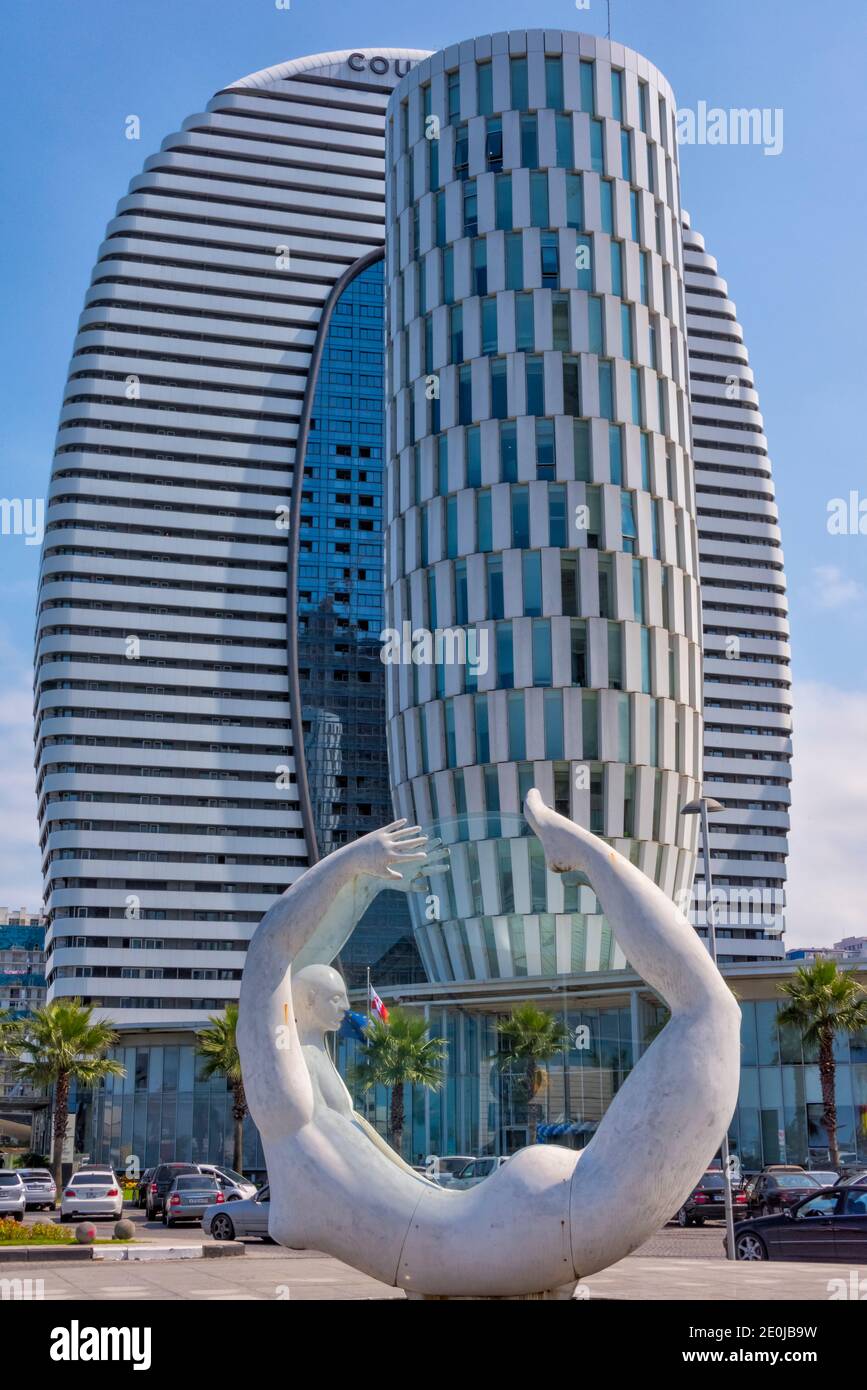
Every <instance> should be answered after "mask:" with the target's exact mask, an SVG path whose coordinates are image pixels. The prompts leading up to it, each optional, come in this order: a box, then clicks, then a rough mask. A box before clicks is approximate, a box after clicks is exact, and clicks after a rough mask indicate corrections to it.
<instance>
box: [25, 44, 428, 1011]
mask: <svg viewBox="0 0 867 1390" xmlns="http://www.w3.org/2000/svg"><path fill="white" fill-rule="evenodd" d="M420 56H421V55H420V54H418V53H416V52H413V51H408V50H403V49H401V50H376V49H367V50H363V51H359V52H350V51H346V52H342V53H330V54H320V55H318V56H316V57H311V58H304V59H299V60H297V61H294V62H288V63H282V64H280V65H278V66H277V67H274V68H269V69H267V70H266V71H263V72H258V73H255V74H253V75H252V76H250V77H247V78H245V79H243V80H242V81H239V82H235V83H233V84H232V85H231V86H228V87H226V88H225V89H224V90H222V91H220V92H219V93H218V94H217V95H216V96H215V97H214V99H213V100H212V101H211V102H210V103H209V104H208V108H207V110H206V111H205V112H203V113H202V114H199V115H194V116H191V117H190V118H189V119H188V120H187V121H185V122H184V125H183V128H182V130H181V131H179V132H177V133H176V134H174V135H172V136H169V137H168V138H167V139H166V140H165V141H164V142H163V145H162V148H161V149H160V152H159V153H158V154H155V155H152V156H151V157H150V158H149V159H147V160H146V162H145V166H144V171H143V172H142V174H140V175H139V176H138V177H136V178H135V179H133V181H132V184H131V185H130V190H129V193H128V194H127V196H125V197H124V198H122V199H121V201H120V203H119V205H118V209H117V213H116V216H115V217H114V218H113V219H112V221H111V222H110V223H109V225H108V228H107V230H106V236H105V240H104V241H103V243H102V246H101V247H100V249H99V254H98V257H97V263H96V266H95V269H94V272H93V277H92V281H91V285H90V288H89V290H88V292H87V297H86V300H85V305H84V310H83V313H82V316H81V319H80V321H79V325H78V332H77V336H76V338H75V344H74V348H73V355H72V362H71V365H70V372H69V379H68V383H67V387H66V391H65V393H64V401H63V408H62V412H61V418H60V427H59V431H58V436H57V451H56V456H55V460H54V466H53V470H52V475H51V487H50V494H49V499H48V509H47V526H46V533H45V544H44V551H43V560H42V573H41V582H40V589H39V601H38V621H37V651H36V700H37V706H36V756H37V782H38V787H37V792H38V805H39V819H40V835H41V845H42V851H43V855H44V868H45V882H46V906H47V911H48V916H49V927H48V936H47V947H48V952H49V954H48V963H47V973H48V980H49V989H50V993H51V995H52V996H53V997H59V996H62V995H81V996H82V997H83V998H84V999H85V1000H87V1001H88V1002H91V1003H94V1004H96V1005H99V1006H104V1007H105V1008H106V1009H107V1010H108V1011H109V1012H110V1013H111V1016H112V1017H113V1018H114V1019H116V1020H117V1021H118V1022H121V1023H128V1024H129V1023H135V1022H138V1023H141V1024H154V1023H160V1024H162V1025H165V1024H171V1023H183V1022H185V1021H195V1020H201V1019H202V1018H203V1016H204V1013H205V1012H210V1011H213V1010H215V1009H220V1008H222V1006H223V1005H224V1004H225V1002H226V1001H227V1000H229V999H233V998H235V997H237V993H238V988H239V981H240V976H241V969H242V965H243V959H244V949H245V947H246V943H247V940H248V939H249V936H250V934H251V932H252V931H253V928H254V927H255V925H256V923H257V922H258V920H259V918H260V917H261V915H262V913H263V912H264V911H265V910H266V908H267V907H268V906H269V905H270V903H271V902H272V901H273V899H274V897H275V895H276V894H278V893H280V892H281V891H282V890H283V889H284V888H285V887H286V885H287V884H288V883H290V882H291V881H292V879H293V878H295V877H297V875H298V874H299V873H300V872H301V871H302V870H303V869H304V868H305V867H306V866H307V864H308V862H310V857H311V855H315V853H316V852H317V849H323V848H330V847H331V844H333V842H334V838H335V836H336V837H338V839H339V838H340V837H341V836H343V837H346V836H350V837H351V836H353V835H355V834H356V833H358V831H359V829H368V828H370V826H372V825H374V824H380V823H381V822H382V819H383V817H384V818H385V819H388V818H390V815H391V811H390V807H389V805H388V801H389V796H388V785H387V779H386V775H385V749H384V735H383V732H382V708H383V692H382V669H381V664H380V663H379V662H378V660H377V653H378V647H377V645H376V641H377V636H378V631H379V627H380V625H381V576H380V569H379V566H380V558H379V557H380V533H381V520H380V517H381V512H380V510H379V509H380V507H381V491H382V470H383V460H382V438H381V434H382V423H381V422H382V371H383V344H382V291H381V268H380V267H379V266H376V265H375V264H374V265H373V266H372V269H370V270H368V271H367V272H366V275H365V277H362V278H361V279H359V280H357V281H354V282H353V283H352V284H351V285H350V284H349V283H347V284H346V289H345V292H344V294H343V295H341V296H340V300H339V302H338V303H336V304H335V305H334V306H333V307H334V316H333V319H332V322H331V328H330V330H329V333H328V337H327V341H326V342H324V343H323V344H322V348H323V352H322V371H321V373H320V379H319V389H318V391H317V394H316V396H315V399H314V397H313V395H312V393H313V391H314V390H315V389H316V382H315V381H313V380H312V379H311V377H310V374H309V368H310V363H311V354H312V352H313V349H314V344H315V342H316V336H317V325H318V324H319V321H320V316H321V315H322V313H323V308H324V306H325V305H326V303H328V302H329V296H331V293H332V290H333V288H334V286H335V285H336V284H337V283H338V281H340V280H341V277H343V276H345V275H346V274H347V272H348V271H349V270H350V267H352V266H354V265H355V264H356V263H357V262H358V260H359V258H361V257H364V256H372V258H373V260H375V258H376V256H377V255H381V247H382V243H383V230H384V228H383V202H384V190H383V134H384V120H385V105H386V99H387V96H388V93H389V91H390V90H391V88H392V86H393V85H394V83H395V82H396V81H397V80H398V78H399V77H400V76H401V75H403V74H405V73H406V72H407V71H408V69H409V68H410V66H411V64H412V63H413V62H414V61H415V60H416V59H417V58H418V57H420ZM305 405H306V407H307V413H308V416H309V420H308V425H309V439H308V448H307V455H308V459H309V465H308V471H307V473H306V475H305V478H304V486H303V489H301V488H296V491H295V495H294V496H293V493H292V482H293V462H294V451H295V446H296V441H297V437H298V430H299V421H300V419H301V416H302V412H303V411H304V409H305ZM317 411H318V412H319V414H318V419H317ZM347 474H348V478H347V477H345V475H347ZM296 501H297V503H298V505H299V509H300V525H299V527H298V528H297V529H296V531H295V532H294V533H293V532H292V531H291V529H290V528H289V526H288V525H287V521H288V517H289V514H290V508H291V506H292V505H293V503H294V502H296ZM300 532H303V535H299V533H300ZM293 534H294V536H295V539H296V540H297V541H298V545H297V548H296V550H295V554H294V559H295V568H293V572H292V574H291V575H290V574H289V573H288V563H289V549H288V547H287V537H288V536H289V535H293ZM365 551H367V552H369V554H365ZM287 582H291V583H292V584H294V586H295V593H296V595H297V601H298V607H299V610H300V612H301V618H300V627H301V629H302V630H301V631H300V632H299V641H298V662H297V665H298V677H299V682H298V687H297V691H296V693H297V694H298V696H299V699H300V709H299V710H298V711H297V714H298V716H299V717H300V722H301V723H302V724H303V725H304V728H305V732H306V736H307V739H308V741H309V745H310V746H309V752H310V762H311V766H312V767H313V769H314V773H315V775H314V777H313V781H314V783H315V792H316V795H317V796H318V797H319V801H318V803H317V806H318V809H319V811H320V813H321V816H322V820H321V824H320V825H319V826H312V827H311V825H310V824H309V817H308V823H305V819H304V818H303V815H302V812H303V809H304V807H303V806H302V797H301V794H300V788H301V784H302V781H303V780H306V779H304V778H303V771H304V769H303V767H301V765H300V763H301V759H300V753H301V751H302V749H301V740H300V738H299V730H298V728H297V727H295V728H293V727H292V720H291V718H290V700H289V694H290V690H289V671H288V663H287V636H288V634H287V623H286V617H287ZM311 614H312V615H315V614H319V615H320V620H321V621H322V622H325V623H326V624H330V625H331V627H332V629H333V631H334V636H335V640H333V641H332V640H330V643H329V661H328V665H327V668H322V667H321V665H320V669H319V671H318V672H317V673H316V679H313V678H312V677H311V664H310V661H309V660H308V658H309V657H310V655H311V651H310V644H311V642H312V640H313V639H312V636H311V625H315V623H314V619H312V618H311V617H310V615H311ZM294 618H295V615H294V613H293V614H292V619H293V632H294ZM305 643H306V645H305ZM357 644H360V646H361V648H363V650H360V651H357V650H356V645H357ZM371 648H373V649H374V650H373V651H371V650H370V649H371ZM314 659H315V653H314ZM326 682H327V683H328V685H329V686H330V688H324V687H325V685H326ZM377 682H378V684H377ZM297 722H298V721H297V720H296V723H297ZM329 778H332V781H331V783H330V784H329V780H328V779H329ZM329 785H330V788H331V791H332V792H333V793H334V795H331V796H329V795H328V791H329ZM325 800H327V801H328V806H327V807H325V805H324V801H325ZM320 832H321V833H322V835H323V836H324V839H325V841H326V843H325V845H324V846H323V845H317V844H316V843H313V840H314V839H316V838H319V833H320ZM386 926H387V924H386ZM376 930H377V936H376V949H377V952H378V955H377V956H376V957H373V960H372V963H374V964H375V963H376V959H378V956H379V955H383V954H386V953H387V952H388V951H389V950H390V949H391V948H392V947H399V944H400V940H401V939H403V941H404V943H405V944H406V945H408V947H409V950H410V951H411V950H412V945H411V941H409V936H408V929H407V927H406V926H404V928H403V930H402V931H401V928H400V927H399V925H396V921H392V923H391V927H389V928H388V929H383V927H382V923H380V924H379V925H378V926H377V928H376ZM404 954H405V953H404ZM364 955H366V956H367V959H368V960H371V957H370V954H369V953H368V952H363V953H362V958H363V956H364ZM401 968H402V969H403V971H404V973H406V968H407V967H406V962H405V961H404V964H403V965H402V967H401ZM409 973H410V976H411V975H412V974H413V973H415V975H416V977H417V976H418V970H417V968H416V970H415V972H413V971H412V970H411V969H410V971H409ZM397 977H398V978H399V977H400V976H399V975H398V976H397ZM384 982H385V981H384Z"/></svg>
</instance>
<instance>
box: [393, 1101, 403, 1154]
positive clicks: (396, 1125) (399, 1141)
mask: <svg viewBox="0 0 867 1390" xmlns="http://www.w3.org/2000/svg"><path fill="white" fill-rule="evenodd" d="M391 1146H392V1148H393V1149H396V1150H397V1152H398V1153H400V1151H401V1148H402V1147H403V1086H402V1085H398V1086H392V1088H391Z"/></svg>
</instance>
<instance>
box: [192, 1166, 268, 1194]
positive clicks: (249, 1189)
mask: <svg viewBox="0 0 867 1390" xmlns="http://www.w3.org/2000/svg"><path fill="white" fill-rule="evenodd" d="M196 1167H197V1168H198V1170H199V1172H200V1173H203V1174H204V1175H205V1177H208V1178H213V1179H214V1181H215V1182H216V1183H217V1185H218V1187H219V1189H220V1191H221V1192H222V1194H223V1197H224V1199H225V1200H226V1201H227V1202H239V1201H241V1200H242V1199H243V1198H244V1197H255V1196H256V1190H257V1189H256V1184H255V1183H254V1182H250V1180H249V1178H245V1177H244V1174H243V1173H236V1172H235V1170H234V1168H221V1167H219V1166H218V1165H217V1164H216V1163H197V1164H196Z"/></svg>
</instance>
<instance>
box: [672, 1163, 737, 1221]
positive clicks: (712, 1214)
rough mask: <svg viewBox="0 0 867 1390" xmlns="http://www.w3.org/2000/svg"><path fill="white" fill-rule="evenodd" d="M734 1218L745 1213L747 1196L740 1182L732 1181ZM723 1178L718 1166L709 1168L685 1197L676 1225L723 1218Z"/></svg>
mask: <svg viewBox="0 0 867 1390" xmlns="http://www.w3.org/2000/svg"><path fill="white" fill-rule="evenodd" d="M732 1206H733V1208H734V1218H735V1220H736V1221H739V1220H740V1219H741V1217H742V1216H746V1215H747V1197H746V1193H745V1192H744V1191H743V1190H742V1188H741V1186H740V1183H737V1182H733V1183H732ZM725 1214H726V1207H725V1180H724V1178H723V1175H722V1173H721V1172H720V1171H719V1169H718V1168H716V1169H709V1170H708V1171H707V1172H706V1173H705V1174H704V1176H703V1177H702V1178H701V1180H700V1181H699V1182H697V1183H696V1185H695V1187H694V1188H693V1190H692V1192H691V1193H690V1194H689V1196H688V1197H687V1199H686V1201H685V1202H684V1204H683V1206H682V1207H681V1208H680V1211H679V1212H678V1213H677V1216H676V1217H675V1220H676V1221H677V1224H678V1226H703V1225H704V1223H705V1221H720V1220H724V1218H725Z"/></svg>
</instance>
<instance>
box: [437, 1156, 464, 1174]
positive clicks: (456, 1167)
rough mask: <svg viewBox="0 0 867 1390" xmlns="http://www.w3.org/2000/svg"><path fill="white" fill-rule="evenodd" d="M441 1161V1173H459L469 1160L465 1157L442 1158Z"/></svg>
mask: <svg viewBox="0 0 867 1390" xmlns="http://www.w3.org/2000/svg"><path fill="white" fill-rule="evenodd" d="M439 1163H440V1172H441V1173H459V1172H460V1170H461V1169H462V1168H464V1167H465V1166H466V1163H467V1160H466V1159H465V1158H441V1159H440V1161H439Z"/></svg>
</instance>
